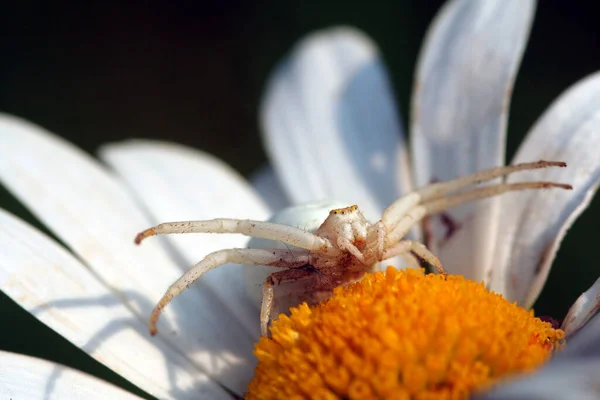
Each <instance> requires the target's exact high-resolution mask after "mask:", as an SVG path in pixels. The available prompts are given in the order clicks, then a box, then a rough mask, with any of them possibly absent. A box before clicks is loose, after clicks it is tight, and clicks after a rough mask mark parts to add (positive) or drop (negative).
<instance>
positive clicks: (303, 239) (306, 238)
mask: <svg viewBox="0 0 600 400" xmlns="http://www.w3.org/2000/svg"><path fill="white" fill-rule="evenodd" d="M171 233H239V234H242V235H246V236H253V237H258V238H263V239H271V240H276V241H279V242H283V243H287V244H289V245H292V246H296V247H300V248H303V249H306V250H310V251H313V252H317V251H326V252H327V253H328V254H331V255H337V254H339V253H340V251H339V250H338V249H337V248H335V247H334V246H333V245H332V244H331V242H329V241H328V240H327V239H324V238H322V237H320V236H317V235H315V234H313V233H311V232H307V231H305V230H303V229H300V228H296V227H293V226H289V225H284V224H276V223H273V222H265V221H253V220H244V219H229V218H218V219H211V220H206V221H182V222H166V223H164V224H160V225H157V226H155V227H152V228H148V229H146V230H145V231H143V232H140V233H138V235H137V236H136V237H135V243H136V244H140V242H141V241H142V240H144V239H146V238H148V237H150V236H154V235H163V234H171Z"/></svg>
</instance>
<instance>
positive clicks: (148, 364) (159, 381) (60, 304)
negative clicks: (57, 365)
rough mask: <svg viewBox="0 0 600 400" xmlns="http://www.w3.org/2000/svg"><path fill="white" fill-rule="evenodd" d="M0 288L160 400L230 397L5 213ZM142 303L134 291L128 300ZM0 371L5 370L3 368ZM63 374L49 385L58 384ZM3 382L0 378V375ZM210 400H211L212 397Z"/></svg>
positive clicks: (76, 265)
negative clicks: (57, 381)
mask: <svg viewBox="0 0 600 400" xmlns="http://www.w3.org/2000/svg"><path fill="white" fill-rule="evenodd" d="M0 288H1V289H2V291H3V292H4V293H6V294H7V295H8V296H9V297H11V298H12V299H13V300H15V301H17V302H18V303H19V304H20V305H21V306H22V307H24V308H25V309H26V310H27V311H29V312H31V313H32V314H33V315H35V316H36V317H37V318H38V319H39V320H40V321H42V322H44V323H45V324H46V325H48V326H50V327H51V328H52V329H54V330H55V331H56V332H58V333H59V334H60V335H62V336H64V337H65V338H66V339H67V340H69V341H70V342H72V343H73V344H75V345H76V346H78V347H80V348H81V349H83V350H84V351H86V352H87V353H88V354H90V355H91V356H92V357H94V358H95V359H97V360H98V361H100V362H102V363H103V364H104V365H106V366H108V367H109V368H111V369H112V370H114V371H116V372H118V373H119V374H121V375H122V376H123V377H125V378H127V379H128V380H130V381H131V382H132V383H134V384H135V385H137V386H139V387H140V388H142V389H144V390H146V391H147V392H148V393H152V394H153V395H155V396H158V397H161V398H163V397H167V398H178V399H179V398H190V399H191V398H198V397H199V396H200V397H201V395H203V394H205V395H209V396H213V395H214V396H217V398H226V397H225V395H226V394H225V393H224V391H223V390H222V389H221V388H220V387H219V386H218V385H217V384H216V383H214V382H212V381H211V380H210V379H209V378H208V377H207V376H206V375H205V374H204V373H202V372H201V371H200V370H199V369H198V368H197V367H196V366H194V365H193V364H191V363H190V362H189V360H187V359H186V358H185V357H184V356H183V355H182V354H181V353H180V351H178V350H177V349H176V348H174V347H173V346H172V345H169V344H168V343H166V342H165V340H163V339H162V338H151V337H150V335H149V334H148V332H147V329H148V328H147V326H146V324H145V323H143V322H141V321H140V320H139V318H137V317H136V316H135V314H134V313H133V312H132V310H131V307H129V306H128V305H127V304H126V303H125V302H124V301H123V300H124V299H123V298H120V297H118V296H116V295H115V293H113V292H112V290H111V288H110V287H109V286H107V285H105V284H102V283H101V282H100V281H99V280H98V279H97V277H96V276H94V274H93V273H92V272H90V271H89V270H88V269H87V268H86V267H84V266H83V265H82V264H81V263H80V262H79V261H78V260H77V259H75V257H73V256H72V255H71V254H70V253H68V252H67V251H66V250H65V249H64V248H62V247H61V246H59V245H58V244H56V243H54V242H53V241H52V240H50V239H49V238H47V237H46V236H45V235H43V234H42V233H41V232H39V231H36V230H35V228H32V227H30V226H28V225H27V224H25V223H24V222H22V221H20V220H19V219H17V218H16V217H14V216H12V215H10V214H8V213H7V212H5V211H3V210H2V209H0ZM135 297H140V298H142V301H144V300H143V296H142V295H141V294H139V293H138V292H132V293H131V294H130V295H129V296H128V298H129V299H131V300H133V299H134V298H135ZM0 369H1V367H0ZM59 372H60V371H56V372H53V374H51V375H50V378H53V379H58V378H60V373H59ZM0 375H2V374H0ZM211 398H212V397H211Z"/></svg>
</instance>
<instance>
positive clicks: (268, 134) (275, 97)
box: [261, 28, 409, 220]
mask: <svg viewBox="0 0 600 400" xmlns="http://www.w3.org/2000/svg"><path fill="white" fill-rule="evenodd" d="M261 123H262V131H263V134H264V140H265V145H266V149H267V152H268V154H269V156H270V158H271V160H272V162H273V163H274V165H275V172H276V173H277V175H278V176H279V178H280V180H281V182H282V184H283V186H284V188H285V189H286V191H287V193H288V195H289V198H290V199H291V200H292V203H293V204H302V203H308V202H312V201H320V200H326V199H337V200H341V201H343V202H345V203H346V204H347V205H352V204H357V205H358V206H359V207H360V208H361V210H362V211H363V212H364V214H365V215H366V217H367V218H368V219H370V220H379V219H380V218H381V211H383V208H384V207H386V206H388V205H389V204H390V203H391V202H392V201H394V200H395V199H396V198H397V197H398V196H399V195H400V194H401V193H403V192H405V191H406V190H408V187H407V184H408V183H407V182H408V180H409V175H408V168H407V167H408V165H407V157H406V154H405V145H404V139H403V137H402V128H401V124H400V118H399V115H398V113H397V107H396V104H395V102H394V99H393V96H392V93H391V90H390V82H389V79H388V76H387V72H386V70H385V68H384V65H383V63H382V60H381V58H380V56H379V53H378V49H377V48H376V46H375V44H374V43H372V42H371V40H370V39H369V38H367V37H366V36H365V35H364V34H363V33H361V32H360V31H358V30H356V29H351V28H333V29H328V30H324V31H319V32H316V33H314V34H312V35H310V36H309V37H307V38H306V39H304V40H302V41H301V42H300V43H299V44H298V45H297V46H296V47H295V48H294V50H293V52H292V54H291V55H290V57H289V59H287V60H286V61H285V62H284V63H282V64H281V65H280V66H279V67H278V69H277V71H276V72H275V74H274V75H273V76H272V77H271V80H270V82H269V84H268V86H267V90H266V93H265V95H264V99H263V103H262V110H261Z"/></svg>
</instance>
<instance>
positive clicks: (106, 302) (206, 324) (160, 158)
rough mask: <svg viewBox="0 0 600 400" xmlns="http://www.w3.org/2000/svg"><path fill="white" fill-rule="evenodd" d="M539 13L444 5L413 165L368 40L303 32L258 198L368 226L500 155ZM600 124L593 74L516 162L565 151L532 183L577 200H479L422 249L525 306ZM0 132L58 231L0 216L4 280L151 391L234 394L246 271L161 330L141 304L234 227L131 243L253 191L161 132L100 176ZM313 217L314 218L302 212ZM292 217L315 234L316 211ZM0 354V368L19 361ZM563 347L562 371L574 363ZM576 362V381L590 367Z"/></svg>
mask: <svg viewBox="0 0 600 400" xmlns="http://www.w3.org/2000/svg"><path fill="white" fill-rule="evenodd" d="M533 10H534V2H533V1H526V0H511V1H507V0H499V1H486V2H474V1H464V0H453V1H449V2H448V4H447V5H446V6H445V7H444V8H443V10H442V11H441V13H440V15H439V16H438V17H437V18H436V20H435V22H434V24H433V25H432V28H431V30H430V32H429V34H428V36H427V38H426V41H425V45H424V47H423V52H422V55H421V57H420V62H419V66H418V69H417V74H416V80H415V85H414V88H415V89H414V96H413V104H412V113H411V117H412V119H411V121H410V127H411V133H412V142H411V156H412V157H411V160H409V159H408V152H407V147H406V144H405V141H404V139H403V135H402V124H401V122H400V118H399V117H398V115H397V113H396V110H397V108H396V106H395V104H394V101H393V96H392V95H391V91H390V88H389V80H388V78H387V74H386V71H385V67H384V65H383V62H382V61H381V59H380V56H379V53H378V50H377V48H376V46H375V45H374V43H373V42H372V41H371V40H370V39H368V38H367V37H366V36H365V35H364V34H363V33H361V32H359V31H357V30H355V29H349V28H338V29H333V30H327V31H323V32H318V33H315V34H314V35H312V36H310V37H309V38H308V39H306V40H305V41H302V42H301V43H300V44H299V45H298V47H297V48H296V50H295V51H294V52H293V54H292V56H291V57H290V59H289V60H288V61H287V62H286V63H284V64H283V65H282V66H281V67H280V68H279V69H278V70H277V72H276V73H275V75H274V76H273V78H272V80H271V82H270V84H269V86H268V89H267V92H266V95H265V101H264V103H263V108H262V123H263V128H264V129H263V130H264V134H265V143H266V147H267V150H268V151H269V153H270V156H271V159H272V162H273V165H274V167H275V173H276V174H277V175H278V177H279V184H277V185H282V186H283V189H282V188H281V187H280V186H277V185H275V186H274V185H270V186H269V185H267V187H268V193H269V195H268V198H274V197H275V194H277V193H278V194H281V193H282V192H283V191H285V193H286V196H287V199H288V201H289V202H291V203H294V204H296V203H303V202H306V201H313V200H318V199H320V198H326V197H331V198H337V199H339V200H341V201H342V202H345V203H347V204H346V205H349V204H355V203H356V204H359V205H360V207H361V209H363V210H365V212H366V214H367V217H369V218H370V219H377V216H378V215H380V212H381V210H382V209H383V207H385V206H386V205H387V204H389V203H391V201H392V200H393V199H395V198H396V197H397V196H398V195H399V194H402V193H406V192H407V191H409V190H411V189H412V187H413V186H421V185H425V184H428V183H430V182H431V181H432V180H439V179H446V178H454V177H456V176H459V175H463V174H465V173H468V172H473V171H475V170H479V169H483V168H486V167H489V166H492V165H498V164H502V163H504V142H505V131H506V129H505V128H506V121H507V116H508V103H509V99H510V92H511V87H512V83H513V81H514V76H515V74H516V69H517V66H518V64H519V60H520V58H521V54H522V52H523V49H524V47H525V42H526V37H527V32H528V31H529V28H530V25H531V22H532V19H533ZM599 116H600V76H599V75H598V74H596V75H592V76H590V77H588V78H586V79H584V80H582V81H581V82H579V83H577V84H576V85H574V86H573V88H571V89H569V90H568V91H567V92H566V93H565V94H564V95H563V96H561V97H560V98H559V99H558V100H557V101H556V102H555V103H554V104H553V105H552V106H551V107H550V108H549V110H548V111H547V112H546V113H545V114H544V115H543V116H542V118H541V119H540V121H539V122H538V123H537V124H536V126H535V127H534V128H533V129H532V131H531V132H530V134H529V135H528V137H527V138H526V140H525V141H524V143H523V145H522V146H521V149H520V150H519V152H518V153H517V155H516V157H515V159H514V160H513V162H520V161H535V160H538V159H554V160H563V161H566V162H567V163H568V164H569V168H568V169H564V170H560V171H549V172H544V173H541V174H539V175H535V178H536V179H544V180H552V181H565V182H567V183H571V184H572V185H573V187H574V188H575V190H573V191H572V192H570V193H556V194H551V195H549V194H547V193H544V194H535V193H533V194H531V193H530V194H515V195H511V196H510V197H509V196H506V197H505V198H503V199H501V200H494V201H489V202H485V203H477V204H471V205H468V206H466V207H462V208H460V209H458V210H454V211H451V212H449V213H448V214H447V215H444V216H442V217H441V218H435V219H432V220H431V221H430V226H426V227H424V231H425V233H426V235H423V239H424V240H425V239H427V237H429V239H430V240H427V241H428V243H427V244H428V245H430V246H431V247H432V250H434V251H435V252H437V253H438V254H439V255H440V257H441V259H442V261H443V262H444V263H445V264H446V266H447V267H448V269H449V270H450V272H453V273H460V274H462V275H464V276H465V277H466V278H470V279H473V280H476V281H480V280H483V281H484V282H485V283H486V284H487V285H489V286H490V287H492V288H493V289H495V290H497V291H498V292H500V293H502V294H503V295H504V296H505V297H506V298H507V299H508V300H510V301H517V302H518V303H519V304H521V305H523V306H525V307H526V308H528V307H529V306H531V304H532V303H533V301H534V300H535V298H536V297H537V295H538V294H539V291H540V289H541V287H542V286H543V283H544V281H545V279H546V276H547V273H548V270H549V267H550V265H551V263H552V260H553V258H554V255H555V253H556V250H557V249H558V245H559V244H560V241H561V239H562V237H563V236H564V234H565V232H566V230H567V228H568V227H569V226H570V225H571V224H572V223H573V221H574V219H575V218H576V217H577V216H578V215H579V214H580V213H581V211H582V210H583V209H584V208H585V207H586V206H587V205H588V204H589V201H590V200H591V197H592V196H593V194H594V192H595V189H596V187H597V185H598V182H599V181H600V159H599V158H598V157H597V148H598V141H599V140H600V135H598V126H599V125H600V117H599ZM0 139H1V143H2V145H1V146H0V181H1V182H2V184H3V185H4V186H5V187H6V188H7V189H8V190H9V191H11V192H12V193H13V194H14V195H15V196H16V197H18V198H19V199H20V200H21V201H22V202H23V204H25V206H26V207H27V208H28V209H29V210H30V211H31V212H32V214H33V215H34V216H35V217H37V218H38V219H39V220H40V221H41V222H42V223H44V224H45V225H46V226H47V227H48V228H49V229H50V230H51V231H52V232H53V233H54V234H55V235H56V237H58V238H59V239H60V240H61V242H62V244H57V243H56V242H55V241H53V240H52V239H50V238H49V237H48V236H46V235H44V234H42V233H40V232H39V231H38V230H36V229H34V228H32V227H31V226H29V225H27V224H26V223H24V222H23V221H21V220H20V219H18V218H16V217H14V216H12V215H10V214H9V213H7V212H5V211H0V248H1V251H0V288H1V289H2V291H3V292H4V293H6V294H7V295H8V296H10V297H11V298H13V299H14V300H15V301H17V302H18V303H19V304H20V305H21V306H22V307H24V308H25V309H27V310H28V311H30V312H31V313H32V314H34V315H35V316H36V317H37V318H39V319H40V320H42V321H43V322H44V323H46V324H47V325H49V326H50V327H52V328H53V329H54V330H56V331H57V332H58V333H60V334H61V335H63V336H64V337H66V338H67V339H68V340H70V341H71V342H73V343H75V344H76V345H78V346H79V347H81V348H82V349H83V350H85V351H86V352H87V353H88V354H90V355H91V356H92V357H94V358H96V359H97V360H99V361H101V362H102V363H104V364H105V365H107V366H108V367H110V368H112V369H114V370H115V371H118V373H120V374H121V375H122V376H124V377H125V378H126V379H128V380H130V381H131V382H132V383H134V384H135V385H137V386H139V387H140V388H142V389H144V390H146V391H147V392H148V393H151V394H153V395H155V396H158V397H161V398H178V399H183V398H198V397H201V398H211V399H220V398H229V391H233V392H237V393H243V392H244V391H245V389H246V387H247V383H248V382H249V381H250V379H251V376H252V371H253V367H254V358H253V355H252V344H253V342H254V340H255V339H256V337H257V331H258V318H257V310H256V309H255V308H254V307H253V306H252V304H251V303H250V302H249V301H248V300H247V298H246V294H245V289H244V279H243V273H242V272H241V270H242V267H241V266H237V265H229V266H224V267H222V268H218V269H217V270H215V271H211V273H210V274H208V275H207V276H206V279H203V280H202V281H201V282H199V284H197V285H195V286H194V287H192V288H190V289H189V290H188V291H187V292H186V293H185V294H184V295H182V296H181V297H180V298H179V299H178V301H177V302H174V304H173V307H171V309H170V310H167V312H166V314H165V318H164V319H163V320H162V322H161V323H162V324H163V326H162V327H161V328H160V330H159V332H160V333H159V335H158V336H157V337H156V338H150V337H149V335H148V333H147V326H146V323H147V322H146V321H147V317H148V315H149V314H150V312H151V309H152V306H153V301H155V300H156V299H158V298H160V296H161V295H162V294H163V292H164V289H165V285H168V284H169V283H170V282H173V281H174V280H175V279H176V278H177V277H178V276H179V275H180V274H181V272H182V269H183V268H186V267H188V266H189V265H191V264H193V263H194V262H196V261H198V260H199V259H201V258H202V257H203V256H204V255H206V254H207V253H209V252H210V251H213V250H216V249H223V248H231V247H239V246H243V245H244V242H243V241H242V240H243V239H240V238H235V237H234V238H229V237H211V238H210V239H207V238H202V240H198V239H194V238H179V237H178V238H167V240H166V241H164V242H162V243H159V242H155V243H154V244H153V243H149V244H148V245H145V246H144V247H141V248H140V247H135V246H133V244H132V238H133V237H132V235H133V234H134V233H135V232H138V231H140V230H142V229H144V228H146V227H148V226H150V225H152V224H153V223H156V222H159V221H163V220H181V219H183V220H186V219H187V220H191V219H207V218H215V217H225V216H226V217H239V218H253V219H264V218H267V216H268V214H269V210H268V209H267V207H266V206H265V205H264V204H263V202H262V200H261V199H260V198H259V197H258V196H257V194H256V193H255V192H254V191H253V189H252V188H251V187H250V186H249V185H248V184H247V183H245V182H244V181H243V179H241V178H240V177H239V176H238V175H237V174H236V173H234V172H233V171H231V169H229V168H228V167H227V166H226V165H224V164H223V163H222V162H220V161H219V160H215V159H214V158H213V157H211V156H209V155H206V154H204V153H201V152H197V151H193V150H190V149H185V148H182V147H180V146H176V145H171V144H165V143H157V142H126V143H119V144H112V145H108V146H106V147H105V148H103V149H102V150H101V152H100V157H101V158H102V159H103V160H104V161H105V162H106V163H107V164H109V165H110V166H111V167H112V168H113V170H109V169H108V168H106V167H104V166H102V165H100V164H99V163H98V162H97V161H96V160H94V159H93V158H91V157H89V156H88V155H87V154H85V153H83V152H81V151H80V150H78V149H76V148H73V146H71V145H69V144H68V143H65V142H64V141H62V140H60V139H58V138H57V137H55V136H54V135H52V134H51V133H49V132H47V131H45V130H43V129H42V128H39V127H37V126H35V125H33V124H30V123H28V122H25V121H22V120H19V119H17V118H14V117H10V116H1V117H0ZM409 164H412V166H413V169H412V173H410V169H409ZM267 178H268V176H267ZM527 178H529V177H524V178H523V179H527ZM413 181H414V182H413ZM262 182H263V183H264V182H265V181H264V180H263V181H262ZM267 182H271V183H274V182H277V181H275V180H270V181H269V180H268V179H267ZM261 187H262V188H265V186H261ZM265 192H267V190H265ZM280 198H281V197H280ZM312 219H313V220H316V221H319V220H320V221H322V220H323V218H320V217H318V216H315V215H314V214H313V215H312ZM299 223H301V224H304V226H305V227H307V228H308V227H310V224H311V223H312V222H310V223H309V222H306V220H303V221H300V222H299ZM414 235H415V236H418V235H419V232H415V233H414ZM428 235H429V236H428ZM173 255H175V257H174V256H173ZM180 258H183V259H185V262H181V260H180ZM599 286H600V283H596V284H595V286H593V287H592V288H591V289H590V291H588V292H587V293H586V294H584V295H583V296H582V298H581V299H582V300H581V301H578V302H577V303H576V304H575V306H574V308H573V309H572V313H570V317H569V319H567V321H566V325H565V330H566V331H567V333H569V332H573V331H575V330H577V329H578V328H579V327H581V326H582V325H584V324H585V323H586V321H587V320H589V319H590V318H592V316H593V314H594V310H597V298H598V297H597V296H595V294H597V292H598V290H599ZM422 306H423V307H427V304H423V305H422ZM283 323H284V321H282V324H283ZM581 335H592V339H589V340H587V341H584V342H583V343H584V344H583V345H582V346H584V347H585V348H588V349H589V348H593V346H594V345H595V346H597V340H598V336H599V335H598V329H597V326H596V325H591V324H590V328H589V329H588V328H584V329H583V330H582V331H581ZM594 335H595V336H594ZM575 339H577V337H574V339H573V342H572V343H577V342H576V340H575ZM569 343H571V341H569ZM586 346H587V347H586ZM569 349H570V346H569V345H568V346H567V348H566V350H565V353H567V352H569ZM567 354H568V353H567ZM594 356H595V357H596V358H592V360H593V361H595V362H596V365H597V362H598V357H597V354H594ZM1 357H2V359H3V363H2V364H3V365H4V360H12V361H10V362H11V363H13V364H15V365H17V364H18V363H22V365H25V363H27V362H26V361H23V360H22V359H20V358H14V357H13V356H11V355H6V354H2V355H1ZM11 357H12V358H11ZM559 357H560V356H557V357H556V360H557V363H558V362H564V363H568V362H569V360H568V359H567V360H565V358H567V356H565V357H563V358H562V360H563V361H561V359H560V358H559ZM28 362H29V364H28V365H31V363H32V362H31V360H29V361H28ZM34 364H35V362H34ZM552 364H553V362H551V363H550V364H549V365H548V369H551V368H552ZM590 364H591V363H590ZM19 365H21V364H19ZM581 365H583V363H582V364H581ZM591 365H593V364H591ZM586 366H587V368H586V369H585V370H584V371H583V373H582V374H581V376H589V375H590V374H589V372H590V371H594V370H593V369H591V367H590V366H589V365H587V364H586ZM31 371H41V372H40V375H36V376H41V377H42V378H40V380H35V379H23V378H22V377H21V378H19V377H20V376H22V375H18V374H16V373H14V372H13V373H4V371H3V374H0V375H1V376H0V383H2V384H0V390H3V388H5V387H11V388H13V387H15V386H14V385H21V386H17V389H19V388H21V389H22V388H27V389H29V388H30V387H35V388H37V389H38V392H40V393H47V392H49V391H51V390H52V388H61V387H63V388H64V387H65V386H64V383H65V382H70V381H68V380H69V379H77V380H78V382H83V381H84V380H85V378H81V380H79V379H80V377H79V376H78V375H77V374H72V373H70V372H69V373H67V372H65V373H64V374H63V373H61V374H57V375H53V376H51V377H50V378H47V379H46V378H44V377H45V375H43V374H44V371H48V366H47V365H46V366H45V367H44V368H41V367H40V368H37V367H33V366H32V367H31ZM544 371H546V370H542V375H540V376H543V373H544ZM596 371H597V369H596ZM36 373H37V372H36ZM586 373H587V375H586ZM75 376H78V377H75ZM15 377H16V378H15ZM2 380H4V381H2ZM48 382H52V383H51V384H50V385H49V388H50V389H48V388H47V387H46V386H45V385H48ZM86 382H87V381H86ZM546 382H547V381H546ZM5 383H7V384H6V385H5ZM70 383H72V381H71V382H70ZM8 384H11V385H13V386H8ZM28 385H29V386H28ZM90 385H95V384H90ZM94 387H96V386H94ZM538 387H539V385H538ZM582 387H583V386H582ZM505 388H509V386H505ZM501 389H502V388H501ZM107 390H108V389H107ZM56 393H60V392H58V391H57V392H56ZM98 393H100V392H98ZM491 395H493V394H490V396H491ZM13 396H14V395H13ZM111 396H112V395H111ZM111 396H107V397H111Z"/></svg>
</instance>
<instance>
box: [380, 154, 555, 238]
mask: <svg viewBox="0 0 600 400" xmlns="http://www.w3.org/2000/svg"><path fill="white" fill-rule="evenodd" d="M566 166H567V164H566V163H564V162H557V161H537V162H532V163H521V164H515V165H507V166H503V167H495V168H490V169H486V170H483V171H478V172H475V173H473V174H470V175H465V176H462V177H460V178H457V179H453V180H450V181H446V182H437V183H432V184H430V185H428V186H425V187H423V188H421V189H418V190H416V191H414V192H411V193H408V194H406V195H404V196H402V197H400V198H399V199H398V200H396V201H395V202H393V203H392V204H391V205H390V206H389V207H388V208H387V209H386V210H385V211H384V212H383V216H382V218H381V220H382V221H383V222H384V224H385V225H386V226H387V227H391V226H394V225H395V223H396V222H397V221H398V220H399V219H400V218H402V217H403V216H404V215H405V214H406V213H408V212H409V211H410V210H411V209H412V208H413V207H415V206H416V205H417V204H419V203H424V202H427V201H431V200H435V199H437V198H440V197H443V196H445V195H447V194H449V193H451V192H455V191H457V190H460V189H464V188H466V187H468V186H471V185H476V184H479V183H482V182H487V181H490V180H493V179H496V178H500V177H502V176H507V175H510V174H512V173H515V172H518V171H525V170H532V169H540V168H548V167H566Z"/></svg>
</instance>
